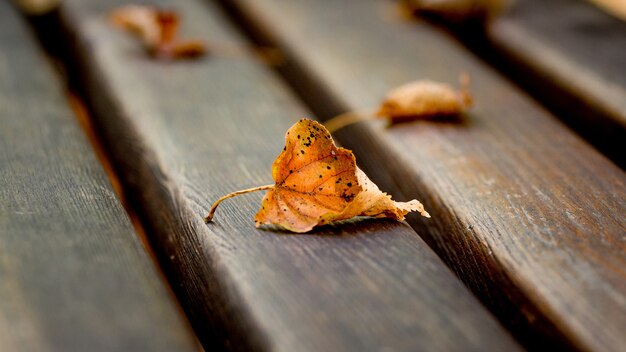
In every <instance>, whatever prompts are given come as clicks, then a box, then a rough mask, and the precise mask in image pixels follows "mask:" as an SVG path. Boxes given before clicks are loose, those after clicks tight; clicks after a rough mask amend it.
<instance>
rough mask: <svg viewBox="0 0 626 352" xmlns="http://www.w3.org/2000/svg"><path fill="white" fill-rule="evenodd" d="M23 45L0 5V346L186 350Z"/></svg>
mask: <svg viewBox="0 0 626 352" xmlns="http://www.w3.org/2000/svg"><path fill="white" fill-rule="evenodd" d="M35 43H36V39H35V38H34V37H33V36H32V34H31V33H29V30H28V28H27V27H26V26H25V24H24V23H22V21H21V20H20V19H19V14H17V13H16V11H15V10H14V9H13V8H12V7H11V6H9V3H8V2H7V1H2V2H0V48H1V49H0V350H2V351H193V350H197V345H196V342H195V341H194V339H193V337H192V334H191V331H190V329H188V328H187V326H186V323H185V322H184V320H183V318H182V314H181V313H180V312H179V311H177V308H176V306H175V304H174V302H173V297H172V296H171V295H170V294H169V293H168V292H167V290H166V288H165V286H164V282H163V281H162V279H161V278H160V277H159V274H158V272H157V270H155V266H154V263H153V261H152V260H151V259H150V257H149V255H148V254H147V253H146V251H145V248H144V247H143V246H142V244H141V242H140V240H139V238H138V237H137V235H136V234H135V232H134V231H133V228H132V226H131V223H130V221H129V220H128V217H127V216H126V214H125V213H124V210H123V209H122V206H121V205H120V203H119V202H118V200H117V198H116V196H115V193H114V192H113V190H112V188H111V185H110V183H109V181H108V180H107V177H106V175H105V173H104V171H103V169H102V166H101V165H100V164H99V162H98V160H97V159H96V157H95V154H94V153H93V152H92V151H91V150H90V149H91V147H90V144H89V142H88V141H87V139H86V138H85V136H84V134H83V132H82V131H81V129H80V128H79V125H78V123H77V121H76V119H75V117H73V116H72V112H71V111H70V109H69V107H68V106H67V100H66V98H65V97H64V96H63V95H62V91H63V88H62V86H61V84H59V82H58V80H57V77H55V76H54V75H53V73H52V70H51V68H50V67H49V66H50V65H49V63H48V62H47V61H46V60H45V59H44V57H43V55H42V53H41V52H40V51H39V50H38V49H37V46H36V44H35Z"/></svg>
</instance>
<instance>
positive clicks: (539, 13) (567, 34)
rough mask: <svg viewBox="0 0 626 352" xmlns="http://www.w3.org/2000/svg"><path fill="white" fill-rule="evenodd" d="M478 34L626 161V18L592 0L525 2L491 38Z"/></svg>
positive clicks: (506, 64)
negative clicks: (595, 4)
mask: <svg viewBox="0 0 626 352" xmlns="http://www.w3.org/2000/svg"><path fill="white" fill-rule="evenodd" d="M478 38H480V39H479V40H476V39H478ZM467 39H468V40H470V41H472V38H467ZM473 39H474V40H473V42H474V43H475V44H477V43H478V42H479V43H482V45H483V46H486V48H484V49H485V50H486V54H487V55H490V56H491V57H493V58H495V59H497V60H498V61H499V63H500V65H502V67H503V68H504V69H505V70H506V71H507V72H510V74H511V75H512V76H513V77H514V78H515V79H516V80H518V81H520V82H521V83H522V84H523V85H524V86H525V87H527V88H528V89H529V90H530V91H531V92H533V94H535V95H536V96H537V97H538V98H539V99H541V101H542V102H543V103H544V104H546V105H547V106H550V107H551V108H553V109H555V111H557V112H558V113H559V115H560V116H561V117H562V118H563V119H564V120H565V121H566V122H567V123H568V124H570V125H571V126H572V127H573V128H574V129H576V130H577V131H578V132H579V133H581V134H582V135H583V136H585V138H587V139H589V140H590V141H591V142H592V143H593V144H595V145H597V146H598V147H599V148H600V149H601V150H602V151H603V152H605V153H606V154H607V155H609V156H610V157H611V158H612V159H613V160H615V161H616V162H617V163H618V164H619V165H621V167H622V168H624V167H626V153H624V141H625V140H626V69H624V67H625V65H626V64H625V63H626V22H623V21H621V20H619V19H617V18H615V17H613V16H611V15H609V14H608V13H605V12H604V11H602V10H601V9H600V8H597V7H595V6H594V5H593V4H591V3H589V2H588V1H571V0H554V1H547V2H546V1H541V0H520V1H515V2H514V3H513V6H512V7H511V9H510V10H509V11H508V12H507V13H506V14H505V15H504V16H502V17H501V18H500V19H498V20H497V21H495V22H494V23H493V24H492V25H491V26H490V27H489V28H488V30H487V32H486V38H484V39H483V37H482V36H476V38H473ZM485 39H486V40H485Z"/></svg>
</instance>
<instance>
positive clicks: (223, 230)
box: [63, 0, 518, 351]
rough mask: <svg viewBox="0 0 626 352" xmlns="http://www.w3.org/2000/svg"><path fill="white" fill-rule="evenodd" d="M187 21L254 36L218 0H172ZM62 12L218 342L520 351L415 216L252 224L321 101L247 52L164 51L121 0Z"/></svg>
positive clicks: (170, 264)
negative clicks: (137, 36)
mask: <svg viewBox="0 0 626 352" xmlns="http://www.w3.org/2000/svg"><path fill="white" fill-rule="evenodd" d="M163 4H164V5H165V6H168V5H169V6H172V5H174V4H175V7H176V8H178V9H179V10H180V11H181V13H182V14H183V16H184V18H185V22H184V28H183V29H184V32H185V33H186V34H187V35H188V36H189V37H191V36H193V37H197V36H199V37H202V38H208V39H210V40H213V41H218V42H220V43H240V44H243V41H242V39H241V38H240V37H239V36H238V35H237V34H236V33H234V32H233V30H232V28H231V27H229V25H228V24H227V23H226V22H225V20H224V19H222V17H221V14H220V12H219V11H218V10H217V9H215V8H213V7H210V6H209V7H208V8H207V6H208V5H207V4H205V3H202V2H194V1H176V2H174V1H169V2H163ZM65 5H66V7H65V8H64V12H63V22H64V25H65V26H66V27H67V29H68V33H67V35H68V36H69V38H70V40H71V41H72V42H74V43H75V49H76V53H77V54H78V56H77V59H78V61H79V62H80V63H81V64H80V66H81V71H80V72H78V74H79V76H80V77H81V78H82V79H83V83H84V84H85V88H86V91H87V92H88V93H90V96H91V103H92V106H93V108H94V110H95V111H96V112H97V114H98V117H99V121H100V124H101V125H102V128H103V130H104V131H105V135H106V139H107V140H108V141H109V143H110V147H111V149H112V150H113V152H114V154H115V155H116V161H117V163H118V164H119V166H120V169H121V170H123V174H124V179H125V181H126V183H127V187H128V188H129V189H130V190H131V193H133V194H134V197H135V201H136V202H137V203H139V204H141V205H142V206H143V216H144V220H145V221H146V223H147V224H149V226H151V227H152V231H151V233H153V234H154V236H155V237H154V238H152V241H153V242H154V244H155V246H156V247H157V248H158V249H157V251H158V255H159V257H160V258H161V260H162V263H163V265H164V266H165V267H166V268H167V269H166V270H167V274H168V277H169V278H170V280H171V281H172V282H175V283H177V284H175V285H174V287H175V289H176V291H177V294H178V296H179V298H180V300H181V302H182V304H183V306H184V308H185V310H186V312H187V314H188V315H189V317H190V319H191V321H192V324H193V326H194V328H195V331H196V333H197V334H198V336H199V337H200V338H201V340H202V341H203V344H204V346H205V348H206V349H207V350H212V349H216V348H219V347H222V348H226V349H233V350H266V349H271V350H277V351H310V350H315V351H343V350H346V351H347V350H358V351H361V350H381V349H383V348H384V347H386V348H390V349H393V350H399V351H400V350H406V351H409V350H415V349H426V348H428V349H432V350H481V351H482V350H516V349H518V347H517V345H516V343H515V342H514V341H513V340H512V339H511V337H510V336H509V334H508V333H507V332H506V331H504V330H503V329H502V328H501V327H500V326H499V324H498V323H497V322H496V321H495V320H494V319H493V318H492V317H491V316H490V315H489V314H488V313H487V312H486V310H485V309H484V308H483V307H482V306H481V305H480V304H479V303H478V301H477V300H476V299H475V298H474V297H473V296H471V294H469V291H468V290H467V289H466V288H465V287H464V286H463V285H462V284H461V283H460V281H458V280H457V279H456V278H455V277H454V275H453V274H452V273H451V272H450V271H449V270H448V269H447V268H446V267H445V265H444V264H443V263H442V262H441V261H440V260H439V259H438V258H437V257H436V255H435V254H434V253H433V252H432V251H431V250H430V249H429V248H428V247H427V246H426V244H425V243H424V242H423V241H422V240H421V239H420V237H419V236H418V235H417V234H416V233H415V232H414V231H413V230H412V229H411V228H410V227H409V226H408V225H407V224H406V223H401V222H394V221H384V220H383V221H374V220H369V221H362V222H357V223H350V224H346V225H345V226H339V227H327V228H324V229H320V230H319V231H318V232H316V233H314V234H312V235H288V234H283V233H274V232H269V231H262V230H257V229H255V228H254V223H253V216H254V214H255V212H256V211H257V210H258V207H259V205H260V200H261V194H253V195H249V196H247V198H246V197H242V198H238V199H233V200H232V201H229V202H227V203H225V204H223V206H222V207H221V208H220V209H219V210H218V213H217V215H216V222H215V223H212V224H209V225H206V224H204V222H203V221H202V216H204V215H205V214H206V212H207V210H208V207H209V206H210V202H211V201H213V200H215V199H216V198H217V197H219V196H221V195H223V194H224V193H226V192H229V191H232V190H235V189H240V188H245V187H249V186H254V185H258V184H265V183H268V182H270V181H271V177H270V169H271V163H272V161H273V159H274V158H275V157H276V155H277V154H278V152H279V151H280V150H281V149H282V147H283V145H284V139H283V138H284V133H285V131H286V130H287V128H288V127H289V126H290V125H291V124H292V123H294V122H295V121H296V120H297V119H299V118H301V117H302V116H307V115H310V114H309V112H308V111H307V110H306V109H305V108H303V107H302V106H301V105H300V104H299V103H298V102H297V100H296V99H295V98H294V97H293V96H292V95H291V94H290V92H289V91H288V90H287V89H286V88H285V86H283V85H282V84H281V83H280V81H279V80H278V79H277V77H275V76H274V75H273V74H272V73H271V72H270V71H269V69H267V68H265V67H264V66H263V65H262V64H261V63H260V62H259V61H257V60H256V59H254V58H251V57H247V58H246V57H241V58H230V59H224V58H219V57H214V58H205V59H203V60H198V61H187V62H158V61H153V60H151V59H150V58H148V57H147V56H146V55H145V53H144V52H143V49H142V48H141V46H140V45H138V43H137V42H136V41H135V40H133V39H131V38H129V37H128V36H127V35H125V34H123V33H119V32H118V31H116V30H115V29H112V28H111V27H110V26H109V25H107V23H105V15H106V13H107V12H108V11H110V10H111V9H112V8H113V6H114V4H107V5H104V4H102V3H101V2H100V1H96V0H93V1H67V2H66V3H65Z"/></svg>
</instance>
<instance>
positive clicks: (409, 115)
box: [376, 75, 472, 123]
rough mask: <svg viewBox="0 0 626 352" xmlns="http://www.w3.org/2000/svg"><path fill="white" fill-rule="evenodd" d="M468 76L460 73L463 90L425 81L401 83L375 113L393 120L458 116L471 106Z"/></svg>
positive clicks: (394, 121) (393, 121)
mask: <svg viewBox="0 0 626 352" xmlns="http://www.w3.org/2000/svg"><path fill="white" fill-rule="evenodd" d="M468 84H469V76H466V75H463V76H461V89H460V90H458V91H457V90H455V89H454V88H452V87H451V86H449V85H447V84H445V83H439V82H434V81H428V80H422V81H415V82H411V83H407V84H405V85H402V86H400V87H398V88H396V89H394V90H392V91H390V92H389V93H388V94H387V97H386V98H385V100H384V101H383V102H382V103H381V104H380V107H379V108H378V111H377V112H376V115H377V116H378V117H380V118H385V119H390V120H391V122H392V123H396V122H403V121H407V120H417V119H426V118H433V117H447V116H456V115H459V114H461V113H463V112H465V111H466V110H467V109H468V108H469V107H471V106H472V97H471V95H470V94H469V92H468V89H467V86H468Z"/></svg>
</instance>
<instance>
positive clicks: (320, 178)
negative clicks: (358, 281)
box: [255, 119, 430, 232]
mask: <svg viewBox="0 0 626 352" xmlns="http://www.w3.org/2000/svg"><path fill="white" fill-rule="evenodd" d="M272 177H273V179H274V181H275V182H276V185H275V186H274V187H273V188H272V189H271V190H269V192H268V193H267V194H266V195H265V198H264V199H263V203H262V207H261V209H260V210H259V212H258V213H257V214H256V216H255V224H256V225H257V227H258V226H261V225H263V224H274V225H279V226H281V227H283V228H285V229H287V230H290V231H293V232H307V231H310V230H311V229H312V228H313V227H315V226H318V225H323V224H327V223H329V222H332V221H338V220H345V219H349V218H352V217H355V216H372V217H379V218H383V217H384V218H392V219H397V220H402V219H404V216H405V215H406V214H407V213H409V212H411V211H419V212H420V213H421V214H422V215H423V216H426V217H430V216H429V215H428V213H427V212H426V211H425V210H424V207H423V206H422V204H421V203H420V202H418V201H417V200H412V201H410V202H406V203H404V202H395V201H393V200H392V199H391V196H389V195H388V194H386V193H383V192H381V191H380V190H379V189H378V187H377V186H376V185H375V184H374V183H373V182H372V181H370V180H369V179H368V178H367V176H366V175H365V174H364V173H363V171H361V170H360V169H359V168H357V166H356V160H355V157H354V154H353V153H352V152H351V151H350V150H348V149H344V148H338V147H336V146H335V144H334V142H333V140H332V137H331V136H330V133H329V132H328V131H327V130H326V128H324V126H322V125H320V124H319V123H317V122H314V121H311V120H307V119H303V120H300V121H299V122H297V123H296V124H295V125H294V126H292V127H291V128H290V129H289V131H288V132H287V135H286V146H285V149H284V150H283V151H282V152H281V153H280V155H279V156H278V157H277V158H276V160H275V161H274V164H273V165H272Z"/></svg>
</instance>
